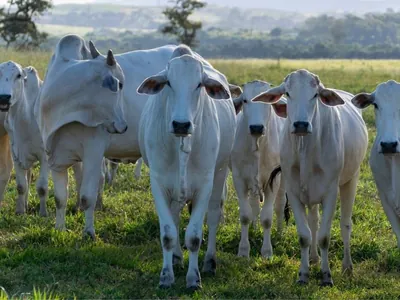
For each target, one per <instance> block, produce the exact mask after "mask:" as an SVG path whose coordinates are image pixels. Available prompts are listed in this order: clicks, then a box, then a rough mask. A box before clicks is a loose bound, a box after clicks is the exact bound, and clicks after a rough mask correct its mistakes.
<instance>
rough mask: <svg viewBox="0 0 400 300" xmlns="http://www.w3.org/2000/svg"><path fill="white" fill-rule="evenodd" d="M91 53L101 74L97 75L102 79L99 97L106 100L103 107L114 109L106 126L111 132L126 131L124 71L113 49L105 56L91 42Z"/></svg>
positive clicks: (97, 70)
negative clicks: (123, 94) (123, 97)
mask: <svg viewBox="0 0 400 300" xmlns="http://www.w3.org/2000/svg"><path fill="white" fill-rule="evenodd" d="M89 48H90V53H91V55H92V58H93V60H92V61H93V63H94V64H96V66H95V70H96V72H97V73H99V74H100V76H96V78H98V79H99V80H100V81H101V85H100V86H101V87H100V89H103V91H101V90H100V91H98V92H99V93H101V95H102V97H98V99H99V100H100V101H104V103H102V105H101V107H104V108H105V109H107V110H112V113H111V114H107V115H108V116H110V115H111V116H112V119H108V120H107V121H106V122H105V123H104V126H105V127H106V129H107V131H108V132H109V133H118V134H121V133H124V132H125V131H126V130H127V128H128V127H127V124H126V121H125V119H124V115H123V112H122V107H121V104H122V103H121V102H122V89H123V85H124V80H125V77H124V73H123V71H122V69H121V67H120V65H119V64H118V62H117V61H116V60H115V58H114V55H113V53H112V51H111V50H109V51H108V53H107V56H103V55H102V54H100V52H99V51H98V50H97V49H96V47H95V45H94V44H93V42H91V41H90V42H89Z"/></svg>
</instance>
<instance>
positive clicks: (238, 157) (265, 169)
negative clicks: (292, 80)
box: [231, 81, 286, 258]
mask: <svg viewBox="0 0 400 300" xmlns="http://www.w3.org/2000/svg"><path fill="white" fill-rule="evenodd" d="M269 88H270V85H269V84H268V83H267V82H263V81H253V82H249V83H247V84H245V85H244V87H243V94H241V95H240V96H239V97H238V98H235V99H234V100H233V101H234V103H235V108H236V110H237V111H238V110H239V108H241V107H243V112H241V113H239V114H238V116H237V128H236V137H235V143H234V146H233V149H232V154H231V163H232V176H233V183H234V186H235V189H236V193H237V196H238V198H239V205H240V222H241V224H242V233H241V239H240V244H239V252H238V255H239V256H245V257H249V253H250V243H249V236H248V234H249V224H250V222H251V221H253V222H256V221H257V219H258V216H259V214H260V202H263V201H264V200H265V203H264V206H263V208H262V211H261V224H262V226H263V229H264V241H263V246H262V248H261V254H262V256H264V257H267V258H269V257H271V256H272V245H271V225H272V213H273V206H274V202H275V199H276V206H275V207H276V212H277V216H278V231H280V230H281V229H282V225H283V217H284V208H285V203H286V199H285V191H284V188H283V186H281V183H280V180H278V181H277V184H276V185H275V187H274V188H272V187H269V185H268V179H269V176H270V174H271V172H272V171H273V170H274V168H275V167H276V166H278V165H279V164H280V155H279V148H280V142H281V138H280V135H281V131H282V129H283V124H284V121H285V119H284V118H282V117H286V104H285V103H276V104H273V108H272V106H271V105H265V104H263V103H254V102H251V101H250V100H251V99H253V97H255V96H257V95H259V94H260V93H262V92H265V91H267V90H268V89H269ZM273 110H275V112H276V113H275V112H274V111H273ZM280 116H282V117H280Z"/></svg>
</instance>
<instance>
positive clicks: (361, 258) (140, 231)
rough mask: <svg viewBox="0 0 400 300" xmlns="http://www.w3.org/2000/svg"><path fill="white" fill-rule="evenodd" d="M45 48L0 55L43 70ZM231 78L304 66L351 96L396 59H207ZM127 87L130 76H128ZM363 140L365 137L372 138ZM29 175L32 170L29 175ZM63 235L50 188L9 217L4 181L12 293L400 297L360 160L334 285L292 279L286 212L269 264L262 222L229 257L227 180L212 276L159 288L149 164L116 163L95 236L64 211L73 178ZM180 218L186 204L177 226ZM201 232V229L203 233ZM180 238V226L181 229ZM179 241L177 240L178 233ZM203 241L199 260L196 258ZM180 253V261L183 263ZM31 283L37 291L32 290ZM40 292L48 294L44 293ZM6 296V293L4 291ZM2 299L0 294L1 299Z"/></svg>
mask: <svg viewBox="0 0 400 300" xmlns="http://www.w3.org/2000/svg"><path fill="white" fill-rule="evenodd" d="M49 57H50V56H49V54H47V53H23V54H16V53H11V52H3V53H0V60H1V61H6V60H10V59H12V60H15V61H17V62H19V63H21V64H22V65H24V66H26V65H33V66H35V67H36V68H37V69H38V70H39V71H40V73H41V75H42V76H43V74H44V72H45V68H46V65H47V62H48V60H49ZM212 62H213V63H214V65H215V66H216V67H217V68H219V69H220V70H221V71H222V72H224V73H225V74H226V75H227V76H228V78H229V80H230V81H231V82H232V83H236V84H243V83H244V82H246V81H250V80H254V79H263V80H267V81H269V82H271V83H274V84H279V83H280V82H281V81H282V80H283V78H284V77H285V76H286V75H287V74H288V73H289V72H290V71H292V70H295V69H298V68H307V69H309V70H310V71H313V72H315V73H317V74H319V76H320V78H321V80H322V82H323V83H324V84H325V85H326V86H327V87H335V88H339V89H345V90H348V91H350V92H352V93H357V92H361V91H372V90H373V89H374V88H375V86H376V85H377V84H378V83H380V82H382V81H385V80H388V79H391V78H392V79H396V80H399V81H400V61H359V60H353V61H350V60H348V61H345V60H338V61H326V60H311V61H308V60H303V61H286V60H282V61H279V62H278V61H263V60H242V61H223V60H217V61H212ZM126 84H128V83H126ZM364 117H365V119H366V122H367V124H368V127H369V134H370V142H372V140H373V138H374V135H375V128H374V123H373V113H372V110H370V109H368V110H367V111H366V112H365V113H364ZM370 144H371V143H370ZM35 174H36V175H37V173H35ZM70 182H71V185H70V202H69V206H68V208H69V209H68V213H67V227H68V230H67V231H66V232H57V231H55V230H54V229H53V228H54V224H55V204H54V195H53V187H52V185H50V197H49V201H48V207H49V212H50V217H48V218H41V217H39V216H38V206H39V200H38V197H37V196H36V192H35V189H34V186H33V185H32V186H31V190H30V192H31V195H30V199H31V201H30V204H29V207H30V209H29V213H28V215H26V216H16V215H15V213H14V211H15V198H16V186H15V181H14V178H13V179H12V180H11V182H10V184H9V186H8V188H7V191H6V194H5V201H4V203H3V205H2V208H1V213H0V286H2V287H3V288H4V290H5V291H6V292H7V293H8V295H9V296H10V297H11V296H13V297H15V298H29V297H32V298H36V299H39V298H45V297H49V293H51V297H52V298H54V297H60V298H73V297H77V298H78V299H82V298H107V299H110V298H166V297H169V298H189V297H194V298H246V299H248V298H284V299H288V298H323V299H325V298H330V299H338V298H345V299H376V298H379V299H381V298H387V299H394V298H397V299H398V298H399V297H400V250H398V249H397V248H396V241H395V237H394V235H393V233H392V231H391V227H390V224H389V222H388V221H387V219H386V216H385V214H384V212H383V209H382V207H381V204H380V201H379V198H378V196H377V192H376V188H375V184H374V181H373V179H372V175H371V171H370V169H369V166H368V161H367V159H366V160H365V162H364V163H363V165H362V175H361V180H360V183H359V187H358V193H357V199H356V203H355V207H354V213H353V222H354V226H353V235H352V241H351V243H352V256H353V262H354V272H353V275H352V276H347V275H342V274H341V258H342V251H343V244H342V241H341V237H340V227H339V215H338V213H337V215H336V218H335V220H334V223H333V227H332V240H331V246H330V253H329V255H330V262H331V268H332V275H333V280H334V282H335V286H334V287H333V288H320V287H319V286H318V282H319V280H318V279H319V277H318V270H319V267H318V268H316V267H312V271H311V277H310V283H309V284H308V286H306V287H300V286H297V285H296V284H295V281H296V279H297V272H298V267H299V263H300V250H299V245H298V240H297V234H296V227H295V224H294V220H293V217H292V219H291V220H290V223H289V225H288V226H285V228H284V231H283V233H282V236H281V237H278V236H277V234H276V228H275V226H273V240H272V243H273V247H274V253H275V256H274V258H273V260H272V261H266V260H264V259H262V258H261V256H260V250H261V244H262V233H261V228H260V227H259V228H258V229H255V230H252V231H251V234H250V237H251V240H250V244H251V247H252V248H251V258H250V260H247V259H242V258H238V257H236V253H237V248H238V244H239V239H240V224H239V214H238V212H239V210H238V202H237V198H236V193H235V191H234V189H233V186H232V180H231V178H229V198H228V201H227V205H226V206H225V224H224V225H222V226H221V227H220V230H219V232H218V243H217V247H218V254H217V255H218V267H217V275H216V276H215V277H206V276H203V278H202V285H203V289H202V290H199V291H196V292H195V293H194V294H190V293H189V292H188V291H187V290H186V288H185V286H186V285H185V275H186V271H187V269H186V268H185V270H176V273H175V278H176V284H175V286H174V287H173V288H171V289H169V290H160V289H158V287H157V286H158V281H159V274H160V270H161V266H162V252H161V245H160V241H159V229H158V219H157V215H156V213H155V209H154V204H153V200H152V195H151V193H150V186H149V178H148V169H147V168H145V167H143V176H142V178H141V179H140V180H139V181H135V180H134V178H133V167H132V166H121V167H120V169H119V172H118V176H117V179H116V182H115V186H114V187H113V188H106V190H105V197H104V203H105V209H104V211H102V212H97V213H96V225H95V226H96V230H97V235H98V239H97V240H96V242H91V241H87V240H85V239H83V238H82V234H81V233H82V229H83V222H84V215H83V213H78V214H76V215H75V214H72V212H71V211H72V205H73V202H74V201H75V191H74V186H73V184H74V182H73V180H72V177H71V181H70ZM187 221H188V214H187V211H186V210H185V211H184V213H183V217H182V223H181V224H182V226H181V228H184V227H185V225H186V224H187ZM204 232H205V234H206V236H205V238H207V230H205V231H204ZM180 234H181V236H183V234H184V233H183V230H182V231H181V233H180ZM181 240H182V239H181ZM204 251H205V245H203V246H202V249H201V253H200V262H202V259H203V257H204ZM187 259H188V257H187V253H185V264H186V267H187ZM34 289H36V290H39V291H40V292H35V293H34ZM44 293H46V296H45V295H44ZM3 295H4V292H3ZM4 298H5V296H4Z"/></svg>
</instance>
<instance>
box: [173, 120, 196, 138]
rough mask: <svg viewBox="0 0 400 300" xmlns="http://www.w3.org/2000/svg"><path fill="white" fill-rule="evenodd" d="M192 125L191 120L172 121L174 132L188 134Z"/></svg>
mask: <svg viewBox="0 0 400 300" xmlns="http://www.w3.org/2000/svg"><path fill="white" fill-rule="evenodd" d="M191 127H192V123H191V122H178V121H172V129H173V130H174V134H177V135H188V134H189V129H190V128H191Z"/></svg>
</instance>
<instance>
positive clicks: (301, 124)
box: [293, 121, 309, 129]
mask: <svg viewBox="0 0 400 300" xmlns="http://www.w3.org/2000/svg"><path fill="white" fill-rule="evenodd" d="M293 126H294V128H299V129H305V128H308V126H309V123H308V122H303V121H297V122H294V123H293Z"/></svg>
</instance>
